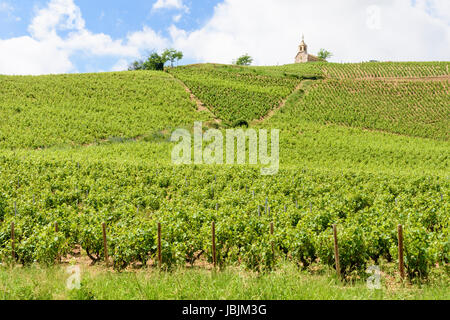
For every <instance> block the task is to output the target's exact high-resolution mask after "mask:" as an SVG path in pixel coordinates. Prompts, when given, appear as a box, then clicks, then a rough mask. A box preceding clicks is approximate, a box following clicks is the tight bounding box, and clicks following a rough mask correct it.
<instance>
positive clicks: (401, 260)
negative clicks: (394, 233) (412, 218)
mask: <svg viewBox="0 0 450 320" xmlns="http://www.w3.org/2000/svg"><path fill="white" fill-rule="evenodd" d="M398 269H399V271H400V277H401V278H402V280H403V279H405V262H404V256H403V226H402V225H401V224H399V225H398Z"/></svg>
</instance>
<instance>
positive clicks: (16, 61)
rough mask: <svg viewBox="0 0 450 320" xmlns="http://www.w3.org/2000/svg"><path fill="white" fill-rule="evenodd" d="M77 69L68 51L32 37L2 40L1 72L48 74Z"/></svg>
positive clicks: (0, 41) (0, 46) (0, 48)
mask: <svg viewBox="0 0 450 320" xmlns="http://www.w3.org/2000/svg"><path fill="white" fill-rule="evenodd" d="M71 71H75V68H74V66H73V64H72V62H71V61H70V59H69V55H68V53H67V52H65V51H63V50H61V49H59V48H56V47H55V46H54V45H53V44H52V43H48V42H41V41H37V40H35V39H33V38H31V37H20V38H13V39H8V40H0V74H31V75H38V74H48V73H61V72H71Z"/></svg>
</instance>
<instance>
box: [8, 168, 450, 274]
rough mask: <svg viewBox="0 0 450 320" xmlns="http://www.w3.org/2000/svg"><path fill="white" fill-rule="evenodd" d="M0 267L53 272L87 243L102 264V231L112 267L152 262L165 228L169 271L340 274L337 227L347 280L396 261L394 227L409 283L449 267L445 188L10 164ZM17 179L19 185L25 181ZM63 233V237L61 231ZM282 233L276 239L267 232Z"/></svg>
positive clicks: (304, 176) (363, 178) (322, 175)
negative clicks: (400, 233)
mask: <svg viewBox="0 0 450 320" xmlns="http://www.w3.org/2000/svg"><path fill="white" fill-rule="evenodd" d="M2 168H3V170H2V180H1V186H2V190H3V193H2V198H1V202H0V204H1V208H2V212H4V216H3V217H2V220H3V223H2V227H1V231H0V243H1V244H2V247H1V248H2V249H1V251H0V252H1V257H2V260H3V261H8V260H10V259H11V256H12V252H11V250H12V247H11V245H10V244H11V229H10V226H11V222H15V224H14V227H15V246H14V250H15V253H14V257H15V259H17V262H20V263H22V264H25V265H26V264H30V263H32V262H34V261H37V262H39V263H43V264H53V263H54V262H55V261H56V258H57V257H58V256H60V255H64V254H67V253H69V252H70V250H71V249H72V248H74V246H75V245H76V244H80V245H81V247H82V248H84V249H85V250H86V252H87V254H88V255H89V257H90V258H91V259H92V260H93V261H94V262H95V261H100V260H102V259H103V254H104V250H103V239H102V229H101V227H102V223H103V222H106V226H107V230H108V244H109V255H110V257H111V258H112V261H113V263H114V266H115V268H117V269H123V268H125V267H127V266H128V265H129V264H131V263H141V264H144V265H145V264H147V261H149V260H153V261H155V260H156V258H155V255H156V252H157V251H156V250H157V246H156V241H157V223H160V224H161V226H162V230H163V237H162V252H163V255H162V259H163V263H164V265H165V266H166V267H172V266H174V265H184V264H186V263H191V264H193V263H194V262H195V261H196V260H197V259H202V258H203V259H207V260H208V261H210V262H211V261H212V252H211V223H212V222H213V221H214V222H215V224H216V237H217V260H218V264H219V265H220V266H222V267H225V266H229V265H236V264H239V265H242V266H244V267H246V268H248V269H252V270H259V271H264V270H270V269H272V268H273V267H274V266H275V265H276V262H277V260H279V259H291V260H293V261H295V262H297V263H298V264H299V266H301V267H307V266H309V265H310V264H311V263H313V262H315V261H316V260H317V259H318V258H320V260H321V261H322V262H323V263H325V264H327V265H329V266H330V267H333V265H334V259H333V246H332V243H333V242H332V233H331V226H332V225H333V224H337V225H338V226H339V235H340V246H341V265H342V272H343V273H344V274H350V273H352V272H364V270H365V267H366V266H367V264H368V263H369V262H371V261H372V263H373V262H375V263H376V262H377V261H378V260H379V259H381V258H383V259H386V260H388V261H392V260H393V259H396V245H397V238H396V237H397V235H396V226H397V224H403V225H404V226H405V230H406V236H405V239H406V248H407V250H406V267H407V270H408V272H409V274H410V276H411V277H415V276H426V275H427V273H428V272H429V269H430V267H431V266H435V265H436V264H438V265H444V266H445V265H448V259H449V249H450V247H449V246H450V242H449V236H450V234H449V221H448V220H449V219H448V210H449V208H448V201H447V199H448V195H449V194H448V192H449V189H448V187H449V185H448V181H447V180H442V179H440V178H439V177H434V178H433V177H426V178H425V177H422V178H417V177H408V176H402V177H391V176H388V175H382V174H381V175H373V174H354V173H352V172H345V173H341V174H337V173H333V172H320V171H314V170H284V171H283V172H281V173H280V174H279V175H277V176H276V177H275V178H263V177H261V176H260V175H259V174H258V170H252V169H232V168H230V169H227V170H222V171H221V172H220V174H217V173H216V170H213V169H193V168H183V167H181V168H165V167H160V168H158V169H153V168H149V167H140V166H126V165H125V166H121V167H118V166H115V165H105V164H98V163H92V164H90V163H89V164H84V165H79V164H76V163H70V162H64V163H59V164H52V165H50V164H49V163H46V162H42V163H36V162H34V161H33V162H28V163H27V162H21V161H18V160H12V159H11V160H5V159H4V160H3V163H2ZM18 172H20V174H18ZM55 223H57V224H58V232H55V228H54V225H55ZM271 223H273V228H274V229H273V234H271V233H270V225H271Z"/></svg>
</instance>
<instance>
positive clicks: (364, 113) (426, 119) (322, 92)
mask: <svg viewBox="0 0 450 320" xmlns="http://www.w3.org/2000/svg"><path fill="white" fill-rule="evenodd" d="M449 97H450V95H449V86H448V80H447V81H429V82H419V81H413V82H396V83H391V82H385V81H378V80H377V81H368V80H359V81H354V80H327V81H324V82H323V83H320V84H317V85H315V86H314V87H313V88H312V89H311V90H310V91H308V93H307V94H306V95H305V96H304V97H303V98H302V99H301V100H300V101H299V103H298V105H297V106H296V108H295V110H293V112H294V113H295V115H296V116H297V117H300V118H304V119H308V120H312V121H318V122H323V123H338V124H344V125H348V126H352V127H359V128H368V129H374V130H383V131H389V132H393V133H398V134H404V135H410V136H418V137H424V138H433V139H443V140H448V138H449V136H448V134H449V130H448V128H449V127H450V108H449V105H450V98H449Z"/></svg>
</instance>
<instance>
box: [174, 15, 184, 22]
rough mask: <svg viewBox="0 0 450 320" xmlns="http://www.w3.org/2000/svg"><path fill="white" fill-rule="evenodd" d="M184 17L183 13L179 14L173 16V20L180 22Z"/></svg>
mask: <svg viewBox="0 0 450 320" xmlns="http://www.w3.org/2000/svg"><path fill="white" fill-rule="evenodd" d="M182 17H183V15H181V14H177V15H175V16H173V18H172V20H173V22H180V20H181V18H182Z"/></svg>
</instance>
